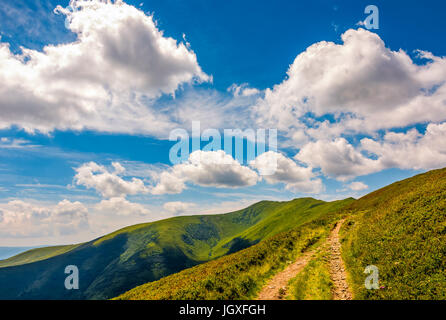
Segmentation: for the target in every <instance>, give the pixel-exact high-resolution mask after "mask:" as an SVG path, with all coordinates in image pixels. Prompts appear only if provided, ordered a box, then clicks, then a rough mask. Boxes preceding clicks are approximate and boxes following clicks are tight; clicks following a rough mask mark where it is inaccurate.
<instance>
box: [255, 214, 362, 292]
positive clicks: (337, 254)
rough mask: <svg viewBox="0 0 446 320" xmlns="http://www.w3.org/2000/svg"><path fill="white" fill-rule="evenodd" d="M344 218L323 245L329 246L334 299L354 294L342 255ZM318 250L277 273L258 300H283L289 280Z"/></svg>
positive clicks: (305, 254)
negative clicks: (340, 237)
mask: <svg viewBox="0 0 446 320" xmlns="http://www.w3.org/2000/svg"><path fill="white" fill-rule="evenodd" d="M343 223H344V220H341V221H339V222H338V223H337V224H336V226H335V228H334V229H333V231H332V232H331V234H330V236H329V237H328V239H327V242H326V243H324V244H323V245H322V247H321V248H322V249H323V250H325V249H326V248H327V247H328V249H329V252H330V260H329V267H330V270H329V271H330V277H331V279H332V281H333V291H332V295H333V299H334V300H351V299H352V298H353V297H352V294H351V292H350V289H349V287H348V284H347V276H346V272H345V266H344V262H343V261H342V257H341V242H340V241H339V230H340V229H341V226H342V224H343ZM315 253H316V250H312V251H308V252H306V253H304V254H303V255H302V256H300V257H299V258H297V260H296V261H295V262H293V263H291V264H290V265H288V266H287V267H286V268H285V269H284V270H283V271H281V272H279V273H277V274H276V275H275V276H274V277H273V278H272V279H271V280H269V281H268V283H267V284H266V285H265V286H264V287H263V289H262V290H261V291H260V293H259V295H258V297H257V300H283V299H285V297H286V296H287V295H288V292H287V290H288V282H289V281H290V280H291V279H293V278H294V277H296V276H297V274H298V273H299V272H301V271H302V270H303V269H304V268H305V266H306V265H307V264H308V262H310V261H311V260H312V259H313V257H314V255H315Z"/></svg>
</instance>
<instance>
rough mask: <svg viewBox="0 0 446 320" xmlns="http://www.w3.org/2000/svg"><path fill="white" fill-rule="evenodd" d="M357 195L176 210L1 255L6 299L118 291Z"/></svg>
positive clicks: (0, 291)
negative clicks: (71, 273)
mask: <svg viewBox="0 0 446 320" xmlns="http://www.w3.org/2000/svg"><path fill="white" fill-rule="evenodd" d="M352 201H353V200H352V199H347V200H344V201H335V202H324V201H320V200H315V199H312V198H302V199H296V200H293V201H289V202H272V201H262V202H259V203H257V204H254V205H252V206H250V207H248V208H246V209H244V210H240V211H236V212H232V213H228V214H223V215H205V216H198V215H197V216H188V217H176V218H172V219H167V220H162V221H157V222H153V223H147V224H140V225H135V226H131V227H127V228H124V229H121V230H118V231H116V232H114V233H111V234H109V235H106V236H104V237H102V238H99V239H96V240H94V241H91V242H87V243H83V244H79V245H74V246H63V247H52V248H51V247H50V248H41V249H35V250H31V251H29V252H25V253H23V254H21V255H18V256H15V257H12V258H10V259H8V260H5V261H3V262H2V264H1V267H2V268H0V283H2V286H0V299H107V298H112V297H115V296H117V295H119V294H121V293H123V292H125V291H127V290H129V289H131V288H134V287H136V286H138V285H141V284H144V283H146V282H150V281H154V280H158V279H160V278H162V277H165V276H167V275H170V274H172V273H176V272H179V271H181V270H184V269H186V268H190V267H193V266H195V265H197V264H201V263H203V262H206V261H209V260H213V259H215V258H219V257H221V256H223V255H227V254H230V253H233V252H237V251H240V250H242V249H245V248H247V247H249V246H252V245H253V244H256V243H258V242H260V241H262V240H264V239H267V238H269V237H272V236H274V235H276V234H278V233H280V232H283V231H287V230H290V229H291V228H293V227H296V226H298V225H301V224H304V223H307V222H308V221H311V220H314V219H317V218H318V217H321V216H323V215H325V214H327V213H329V212H332V211H334V210H337V209H339V208H341V207H343V206H345V205H346V204H348V203H351V202H352ZM67 265H76V266H78V268H79V273H80V290H73V291H69V290H65V288H64V286H63V283H64V280H65V277H66V275H65V274H64V269H65V267H66V266H67Z"/></svg>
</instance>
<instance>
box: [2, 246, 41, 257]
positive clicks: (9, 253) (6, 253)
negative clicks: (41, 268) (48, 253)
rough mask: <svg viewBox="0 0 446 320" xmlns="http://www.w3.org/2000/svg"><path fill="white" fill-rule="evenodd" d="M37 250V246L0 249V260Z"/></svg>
mask: <svg viewBox="0 0 446 320" xmlns="http://www.w3.org/2000/svg"><path fill="white" fill-rule="evenodd" d="M34 248H38V246H34V247H0V260H4V259H8V258H10V257H13V256H15V255H18V254H19V253H22V252H25V251H28V250H31V249H34Z"/></svg>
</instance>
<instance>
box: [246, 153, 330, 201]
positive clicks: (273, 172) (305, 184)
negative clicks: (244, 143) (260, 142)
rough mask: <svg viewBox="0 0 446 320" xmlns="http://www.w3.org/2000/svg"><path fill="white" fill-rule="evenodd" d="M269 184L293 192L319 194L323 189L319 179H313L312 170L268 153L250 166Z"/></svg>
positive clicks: (275, 154)
mask: <svg viewBox="0 0 446 320" xmlns="http://www.w3.org/2000/svg"><path fill="white" fill-rule="evenodd" d="M250 165H251V166H252V167H253V168H256V169H257V170H258V171H259V173H260V174H261V175H262V177H263V179H264V180H265V181H266V182H268V183H270V184H277V183H284V184H285V188H286V189H287V190H290V191H293V192H304V193H319V192H321V191H322V189H323V184H322V181H321V180H320V179H314V177H315V175H314V173H313V170H312V168H310V167H302V166H299V165H298V164H297V163H296V162H294V161H293V160H291V159H289V158H287V157H285V156H284V155H283V154H281V153H277V152H274V151H268V152H265V153H263V154H261V155H260V156H258V157H257V158H256V159H255V160H253V161H252V162H251V164H250Z"/></svg>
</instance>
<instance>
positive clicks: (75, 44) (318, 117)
mask: <svg viewBox="0 0 446 320" xmlns="http://www.w3.org/2000/svg"><path fill="white" fill-rule="evenodd" d="M93 3H95V4H94V5H90V6H87V7H82V6H83V4H84V2H83V1H73V2H72V3H71V5H72V6H73V7H75V8H76V6H79V8H82V10H81V9H79V10H77V9H75V10H72V9H70V10H68V9H66V8H67V7H68V5H69V4H70V3H69V1H44V0H42V1H14V2H10V1H1V2H0V34H1V45H2V46H1V47H0V48H1V50H0V71H1V73H2V74H3V77H2V76H0V80H1V81H2V83H3V85H2V86H3V89H0V109H1V110H2V114H3V115H0V139H1V142H0V213H1V214H0V243H1V244H2V245H9V246H11V245H17V246H26V245H34V244H36V243H38V244H59V243H71V242H78V241H85V240H88V239H91V238H93V237H95V236H98V235H101V234H104V233H106V232H110V231H113V230H115V229H116V228H119V227H123V226H126V225H130V224H133V223H138V222H144V221H153V220H157V219H162V218H167V217H170V216H174V215H182V214H199V213H222V212H227V211H230V210H235V209H239V208H243V207H245V206H247V205H249V204H251V203H253V202H256V201H260V200H263V199H270V200H288V199H292V198H297V197H302V196H312V197H315V198H320V199H324V200H332V199H341V198H345V197H349V196H353V197H360V196H362V195H364V194H366V193H368V192H370V191H373V190H375V189H377V188H380V187H382V186H385V185H387V184H389V183H392V182H394V181H397V180H401V179H404V178H406V177H409V176H412V175H414V174H416V173H419V172H424V171H427V170H429V169H434V168H439V167H444V166H445V162H446V160H445V159H446V146H445V145H444V142H442V141H445V140H444V136H445V135H446V125H445V124H444V121H445V120H446V106H445V101H446V100H445V91H446V90H445V86H444V83H445V80H446V67H445V66H446V59H445V58H443V57H444V56H446V43H445V41H443V40H444V32H445V27H444V25H443V22H442V21H443V16H444V10H445V9H446V5H445V4H443V3H441V2H440V1H431V2H429V3H424V4H420V3H419V2H418V1H391V2H390V1H374V2H373V4H374V5H376V6H377V7H378V8H379V19H380V20H379V29H377V30H366V29H365V28H364V27H363V26H361V25H360V23H359V22H361V21H363V20H364V19H365V18H366V17H367V15H366V14H364V8H365V7H366V6H367V5H369V4H371V3H369V2H368V1H357V0H355V1H328V0H324V1H322V0H316V1H299V2H298V1H250V0H248V1H232V0H231V1H204V0H189V1H179V0H159V1H144V2H141V0H140V1H125V2H124V3H122V4H118V3H108V4H106V3H102V2H100V1H93ZM57 6H60V7H59V9H58V10H57V14H56V13H55V12H54V9H55V8H56V7H57ZM66 19H71V20H69V25H68V29H67V28H66V27H65V23H66V21H68V20H66ZM152 21H155V23H154V24H153V25H152V24H151V23H152ZM149 34H152V36H150V35H149ZM400 50H401V51H400ZM417 50H422V51H421V53H420V52H419V51H417ZM319 67H321V70H319V69H318V68H319ZM192 121H200V122H201V125H202V129H203V130H204V129H209V128H215V129H217V130H219V131H220V132H223V130H224V129H235V128H241V129H247V128H254V129H278V132H279V143H278V150H277V151H278V153H277V155H276V156H277V157H279V158H278V161H279V162H278V164H279V173H277V174H276V175H273V176H270V177H262V176H261V175H260V174H259V170H260V169H261V165H262V164H264V162H261V164H257V165H252V166H250V165H249V164H247V163H243V164H241V165H240V164H239V165H237V164H236V163H233V165H232V166H231V168H230V169H228V168H227V167H223V166H221V164H220V163H216V164H215V163H214V164H212V163H208V162H206V161H223V160H222V159H223V158H224V155H223V154H219V153H218V152H214V153H213V154H211V153H204V154H203V155H202V156H204V159H205V160H204V165H203V164H196V163H194V162H193V160H190V161H189V162H187V163H186V164H184V166H182V167H181V166H174V164H172V163H171V162H170V161H169V150H170V149H171V147H172V146H173V145H174V144H175V142H172V141H168V138H169V133H170V132H171V131H172V130H173V129H175V128H184V129H185V130H187V131H190V128H191V122H192ZM279 155H280V156H279ZM227 156H229V157H232V156H233V155H227ZM216 159H217V160H216ZM202 160H203V158H202ZM229 160H231V159H229ZM260 160H264V161H266V160H267V159H260ZM117 163H118V164H119V165H116V164H117ZM121 167H122V169H121Z"/></svg>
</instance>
